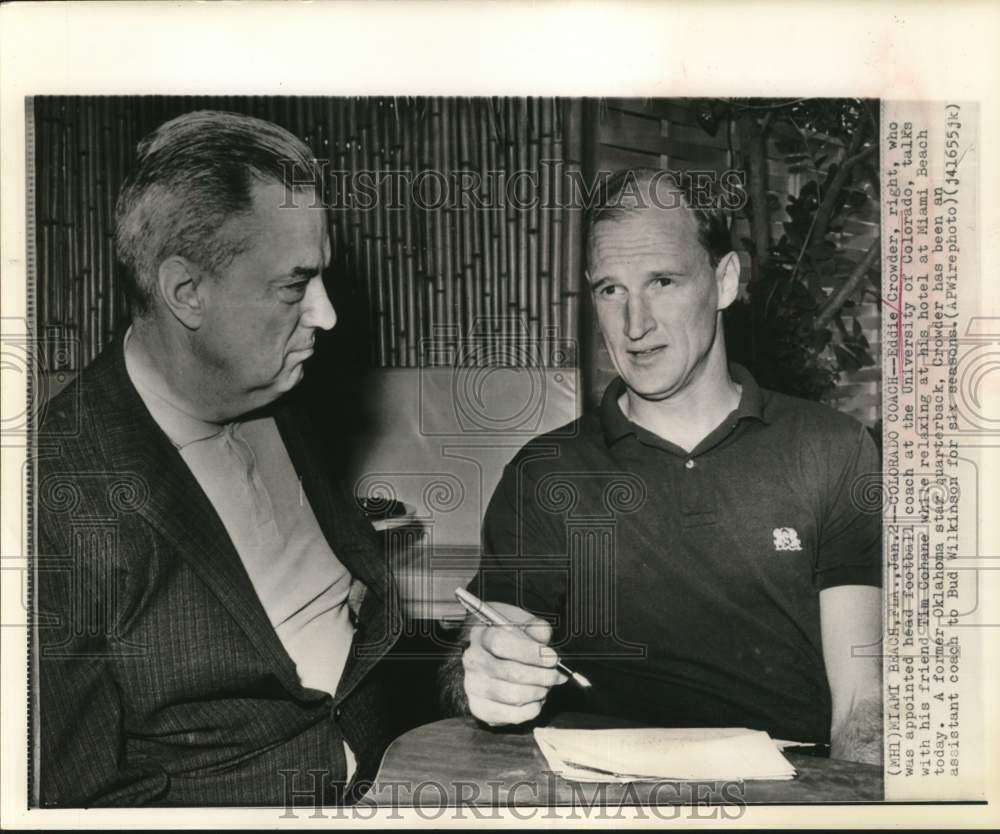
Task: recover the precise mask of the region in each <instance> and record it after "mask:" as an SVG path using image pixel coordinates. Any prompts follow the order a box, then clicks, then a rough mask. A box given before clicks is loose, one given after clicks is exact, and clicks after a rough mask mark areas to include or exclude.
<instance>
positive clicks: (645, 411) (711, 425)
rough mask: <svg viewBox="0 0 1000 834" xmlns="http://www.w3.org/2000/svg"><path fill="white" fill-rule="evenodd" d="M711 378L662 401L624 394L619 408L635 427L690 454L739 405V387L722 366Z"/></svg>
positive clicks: (740, 392) (740, 390) (629, 392)
mask: <svg viewBox="0 0 1000 834" xmlns="http://www.w3.org/2000/svg"><path fill="white" fill-rule="evenodd" d="M714 376H715V378H714V379H712V378H709V379H707V380H705V381H703V383H702V384H700V385H697V386H690V387H688V388H687V389H685V390H684V391H682V392H680V393H679V394H677V395H676V396H673V397H668V398H667V399H663V400H647V399H644V398H642V397H640V396H638V395H637V394H635V393H633V392H632V391H631V390H626V391H625V393H624V394H622V396H621V397H619V399H618V405H619V407H620V408H621V410H622V413H623V414H624V415H625V416H626V417H627V418H628V419H629V420H631V421H632V422H633V423H635V424H636V425H638V426H642V428H644V429H646V430H647V431H649V432H652V433H653V434H655V435H657V436H658V437H661V438H663V439H664V440H666V441H668V442H669V443H673V444H674V445H675V446H680V448H682V449H684V451H686V452H690V451H691V450H692V449H694V448H695V447H696V446H697V445H698V444H699V443H701V441H702V440H704V439H705V438H706V437H707V436H708V435H709V434H711V433H712V431H714V430H715V429H716V428H717V427H718V426H719V425H720V424H721V423H722V421H723V420H725V419H726V417H727V416H728V415H729V414H731V413H732V412H733V411H734V410H735V409H736V408H737V407H738V406H739V403H740V397H741V395H742V386H740V385H738V384H737V383H736V382H734V381H733V379H732V378H731V377H730V376H729V370H728V368H726V366H725V364H723V365H722V369H721V373H718V372H717V373H716V374H715V375H714Z"/></svg>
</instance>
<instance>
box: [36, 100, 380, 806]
mask: <svg viewBox="0 0 1000 834" xmlns="http://www.w3.org/2000/svg"><path fill="white" fill-rule="evenodd" d="M320 187H321V179H320V172H319V169H318V166H317V165H316V163H315V161H314V160H313V159H312V154H311V152H310V151H309V149H308V148H307V147H306V146H305V145H304V144H303V143H302V142H301V141H299V140H298V139H296V138H295V137H294V136H292V135H291V134H289V133H288V132H286V131H285V130H283V129H281V128H279V127H278V126H276V125H274V124H271V123H268V122H264V121H261V120H258V119H253V118H249V117H245V116H240V115H236V114H231V113H218V112H207V111H202V112H197V113H190V114H186V115H184V116H181V117H179V118H177V119H174V120H172V121H170V122H167V123H166V124H164V125H162V126H161V127H160V128H158V129H157V130H156V131H155V132H154V133H153V134H152V135H151V136H149V137H148V138H147V139H145V140H144V141H143V142H142V143H141V144H140V145H139V156H138V164H137V166H136V168H135V170H134V171H133V172H132V174H131V175H130V177H129V179H128V180H127V181H126V183H125V185H124V186H123V188H122V192H121V195H120V198H119V202H118V209H117V218H116V220H117V245H118V251H119V255H120V257H121V259H122V260H123V262H124V263H125V264H126V266H127V267H128V269H129V273H130V284H129V286H128V289H129V292H130V295H131V298H132V309H133V313H134V315H133V321H132V325H131V327H130V328H129V329H128V331H127V332H126V333H125V334H123V337H122V338H119V339H116V340H115V342H114V343H113V344H111V345H110V346H109V347H108V348H107V349H106V350H105V351H104V352H103V353H102V354H101V356H100V357H99V358H98V359H97V360H95V361H94V362H93V363H92V365H91V366H90V367H88V368H87V369H86V370H85V371H84V372H83V373H82V375H81V377H80V378H79V379H78V380H77V381H76V382H75V383H74V384H73V385H72V386H71V387H70V388H69V389H67V390H66V391H65V392H63V393H62V394H61V395H60V396H59V397H58V398H56V399H55V400H54V401H53V402H52V403H51V405H50V408H49V413H48V416H47V419H46V421H45V424H44V425H43V427H42V429H41V431H40V433H39V438H38V460H39V466H38V479H37V487H38V489H37V495H38V539H37V547H36V552H37V555H38V561H37V564H38V573H37V586H36V587H37V595H36V597H35V604H36V611H37V623H38V627H37V639H36V650H35V654H34V657H35V672H36V675H37V699H38V700H37V704H36V706H37V708H36V710H35V728H34V731H35V737H36V741H37V745H36V748H35V749H36V751H37V756H36V757H35V759H34V765H35V767H36V784H37V786H38V797H39V802H40V804H41V805H43V806H57V805H97V804H105V805H126V804H129V805H131V804H139V803H152V804H161V805H178V804H180V805H223V804H239V805H283V804H286V803H287V802H288V801H289V800H290V799H294V798H296V797H299V798H301V797H305V798H306V801H308V802H310V803H311V802H323V803H329V802H337V801H340V800H341V799H343V797H344V796H345V793H344V791H345V788H347V787H348V786H349V785H354V786H357V785H359V784H360V783H361V782H362V781H363V780H364V779H365V777H366V776H369V775H371V774H372V773H373V772H374V769H375V768H376V767H377V765H378V762H379V758H380V756H381V753H382V751H383V749H384V747H385V746H386V744H387V743H388V741H389V740H391V738H392V737H393V735H394V734H395V730H396V728H395V727H394V723H393V722H394V721H395V718H396V715H397V711H396V710H395V709H394V706H393V704H392V703H391V702H390V695H391V692H392V691H393V689H394V688H393V687H392V686H391V685H390V682H389V680H388V675H387V671H386V668H387V664H385V663H380V662H379V661H380V660H382V659H383V658H384V656H385V654H386V652H387V651H388V649H389V648H390V647H391V645H392V643H393V641H394V639H395V636H396V634H398V631H399V628H398V625H399V624H398V621H397V617H398V615H397V614H395V613H394V612H398V605H397V604H396V601H395V596H394V595H395V587H394V585H393V582H392V580H391V578H390V577H389V576H387V575H386V573H385V570H384V566H383V560H382V559H381V554H380V553H379V552H378V550H377V548H378V541H377V539H376V536H375V533H374V531H373V530H372V528H371V526H370V524H368V522H367V521H366V520H365V518H364V516H363V514H362V513H361V511H360V509H359V508H358V507H357V505H356V503H355V502H354V500H353V497H352V495H351V493H350V490H349V489H348V488H347V487H346V486H345V485H343V484H338V483H337V482H336V481H335V480H331V479H330V478H329V477H328V472H327V471H326V468H325V467H324V455H323V453H322V449H323V444H322V439H321V438H320V437H318V436H317V435H316V434H314V433H313V430H312V427H311V426H310V423H309V421H308V419H307V418H306V417H305V416H304V414H303V413H302V412H301V409H299V408H297V406H296V403H295V402H294V400H295V397H294V395H288V392H290V391H291V390H292V389H293V388H294V387H295V386H296V385H297V383H298V382H299V381H300V380H301V378H302V375H303V366H304V362H305V360H306V359H307V358H308V357H309V356H310V355H311V353H312V351H313V348H314V342H315V339H316V336H317V334H318V333H319V331H323V330H329V329H330V328H332V327H333V326H334V324H335V322H336V313H335V312H334V309H333V307H332V305H331V303H330V300H329V298H328V297H327V294H326V291H325V289H324V285H323V281H322V273H323V271H324V269H325V268H326V266H327V265H328V263H329V261H330V257H331V240H330V234H329V229H328V223H327V215H326V212H325V211H324V210H322V208H321V201H320ZM286 395H287V396H286ZM396 689H397V691H398V688H396Z"/></svg>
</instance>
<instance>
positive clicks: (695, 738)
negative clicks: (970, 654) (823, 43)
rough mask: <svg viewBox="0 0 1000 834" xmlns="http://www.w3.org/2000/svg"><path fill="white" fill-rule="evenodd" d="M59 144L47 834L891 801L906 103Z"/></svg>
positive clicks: (76, 114)
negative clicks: (892, 567)
mask: <svg viewBox="0 0 1000 834" xmlns="http://www.w3.org/2000/svg"><path fill="white" fill-rule="evenodd" d="M31 108H32V117H33V119H32V120H33V132H34V138H35V162H36V168H35V175H36V204H35V206H36V211H35V230H36V233H37V235H38V238H37V240H38V254H39V260H38V283H37V285H36V288H35V289H36V294H35V300H36V307H35V309H36V315H37V319H36V329H37V331H38V332H44V333H45V334H46V348H47V349H49V350H51V354H50V357H46V358H47V359H49V360H50V361H49V362H48V363H47V364H46V367H45V371H46V374H45V375H44V376H40V377H39V382H40V383H41V384H43V385H45V386H49V387H51V388H52V389H56V388H59V389H60V390H58V392H57V391H55V390H52V391H51V392H50V391H44V392H43V391H39V392H38V397H37V401H38V402H39V403H40V404H41V407H42V410H43V412H44V414H43V415H42V417H41V420H40V428H39V432H38V437H37V449H38V470H37V471H38V475H37V482H36V494H37V497H38V502H37V508H38V517H37V523H38V528H37V548H36V558H37V560H38V568H39V574H38V585H37V592H36V596H35V599H34V601H35V603H36V604H37V606H38V609H37V610H38V614H39V617H40V620H39V632H38V643H37V647H36V649H35V652H34V656H35V658H36V664H37V675H38V688H37V692H35V693H34V694H35V697H36V699H37V700H36V702H35V703H36V709H35V712H34V720H35V721H37V730H36V731H35V733H36V737H37V740H38V741H37V743H38V746H37V750H36V755H35V756H34V758H33V764H34V766H35V768H36V772H35V773H34V774H33V778H34V779H35V780H36V783H37V789H38V802H39V804H40V805H41V806H42V807H49V806H56V807H57V806H63V805H70V806H74V805H84V806H89V805H98V804H101V805H104V804H108V805H115V806H118V805H133V804H140V805H141V804H156V805H202V804H207V805H230V804H232V805H257V804H263V805H269V806H280V805H282V804H283V803H288V804H293V803H294V802H295V801H298V802H301V801H303V800H304V799H305V798H306V797H307V796H308V797H309V801H310V802H311V803H312V804H316V805H327V804H331V803H332V804H339V803H342V802H355V801H359V800H361V799H362V798H363V797H369V798H371V797H375V798H377V799H380V800H381V799H385V798H391V799H393V800H394V801H396V802H399V801H403V800H408V801H411V802H419V801H420V797H421V796H424V795H426V797H428V798H434V797H433V794H432V791H434V790H435V789H434V788H430V787H426V786H424V785H423V783H424V782H429V783H431V784H436V785H440V786H441V789H442V790H444V791H447V792H448V793H447V798H448V799H449V801H452V802H453V801H454V800H455V799H456V795H454V794H453V793H452V791H454V790H455V789H454V787H453V786H454V784H455V783H456V782H461V781H463V780H470V779H472V780H473V781H472V785H473V786H474V787H475V788H477V789H480V790H481V791H482V798H483V800H484V801H487V802H488V800H489V799H490V797H489V795H488V790H489V788H488V783H489V782H490V780H491V779H494V778H496V777H497V776H498V775H499V774H500V773H502V772H504V770H509V769H513V768H516V769H518V770H522V771H524V772H525V773H526V774H532V773H535V774H537V776H538V777H539V782H538V784H537V785H533V786H531V787H532V789H533V790H532V791H529V790H528V789H527V788H526V787H522V788H521V789H520V794H523V797H521V799H523V800H524V801H526V802H528V803H529V804H542V805H544V804H547V803H548V802H551V801H553V800H557V801H566V799H567V798H571V797H572V796H573V792H574V791H580V790H581V788H579V787H578V785H586V786H587V788H586V789H585V790H587V791H590V790H591V789H592V788H591V783H593V786H595V787H596V786H599V787H600V788H601V789H602V790H607V789H606V788H605V783H604V782H603V781H601V778H600V776H601V774H606V775H607V776H608V777H609V781H610V783H611V784H613V785H615V788H614V789H613V792H612V795H609V801H617V800H618V797H617V796H615V794H617V793H619V792H624V791H626V790H631V791H633V792H634V791H636V790H638V789H637V788H636V787H635V785H637V784H638V785H642V786H643V788H642V790H643V791H646V792H647V793H648V791H649V790H650V785H652V786H654V787H655V788H656V789H657V796H658V798H661V799H662V798H663V797H665V796H667V791H668V790H670V791H671V792H672V794H673V795H674V796H675V797H676V799H677V800H678V801H683V800H684V799H685V798H687V797H690V796H693V794H692V793H690V792H686V791H684V790H681V789H680V787H679V786H676V785H673V784H671V785H669V787H664V786H663V785H661V784H658V783H662V782H664V781H665V780H667V779H669V778H670V777H671V776H674V777H678V778H680V779H682V780H695V781H696V782H697V783H698V784H699V786H700V787H701V789H702V790H705V789H710V790H712V791H714V792H715V793H716V794H717V796H716V799H717V800H718V801H725V800H726V798H727V794H725V793H723V790H724V789H727V790H728V793H729V794H733V795H735V793H737V792H739V793H740V794H743V792H744V791H745V792H746V798H747V799H749V800H753V799H754V798H756V797H759V798H760V799H763V800H774V799H790V800H798V801H810V800H812V801H824V800H825V801H831V800H845V799H846V800H853V799H862V800H868V799H880V798H881V796H882V791H881V772H880V765H881V734H882V718H881V675H880V664H881V657H880V654H879V652H878V640H879V637H880V610H881V591H880V586H881V579H882V571H881V552H882V551H881V518H880V513H879V507H878V506H874V507H872V506H868V505H865V504H864V503H863V502H861V501H860V500H859V495H863V493H864V491H865V489H866V488H867V485H868V484H869V483H870V482H873V481H876V480H877V479H878V477H879V468H880V462H879V456H878V451H877V445H878V440H879V436H880V435H879V412H880V392H879V378H880V377H879V366H878V361H877V359H876V357H878V356H879V351H878V339H879V335H878V334H879V325H878V315H879V309H880V306H881V296H880V293H879V258H878V255H879V252H880V249H879V243H880V236H879V223H878V220H879V193H880V192H879V177H878V137H879V122H878V120H879V106H878V102H874V101H867V100H859V99H800V100H795V99H792V100H784V99H778V100H765V99H746V100H742V99H593V100H592V99H542V98H491V99H469V98H426V99H422V98H412V99H408V98H381V97H380V98H351V99H344V98H340V99H316V98H305V99H304V98H292V97H287V98H273V97H261V98H256V97H254V98H235V97H234V98H219V99H211V98H199V99H193V100H192V99H187V98H182V97H176V98H160V97H136V98H126V99H121V98H115V97H83V98H71V97H41V98H37V99H34V100H33V101H32V102H31ZM50 565H51V566H50ZM456 588H457V589H459V590H460V591H461V593H460V594H459V595H458V596H457V597H456ZM466 610H467V611H468V615H467V616H466V617H463V614H464V613H465V611H466ZM463 620H464V622H463ZM49 622H50V623H51V625H48V624H47V623H49ZM196 647H197V650H196ZM858 647H869V649H870V651H869V653H868V654H867V655H866V654H863V653H859V652H858V651H857V649H858ZM504 728H507V729H509V730H510V731H511V732H512V733H513V734H515V735H514V737H515V738H517V739H518V740H519V741H520V742H521V743H520V744H518V745H516V746H512V745H511V740H510V739H511V736H510V735H507V734H505V733H504ZM632 728H639V729H638V731H636V730H635V729H632ZM595 733H596V734H597V735H593V734H595ZM657 734H660V736H659V737H658V736H657ZM397 739H398V743H397V744H396V745H395V747H394V749H393V752H392V753H390V754H389V756H387V757H386V758H384V759H383V758H382V757H383V755H384V754H385V752H386V748H387V747H388V745H389V744H390V742H392V741H394V740H397ZM633 746H634V749H632V748H633ZM581 747H582V751H585V752H581V750H580V748H581ZM412 749H416V750H417V751H419V752H417V753H413V754H410V755H409V756H408V755H407V754H406V751H407V750H412ZM380 763H381V776H383V777H385V782H386V784H385V785H380V783H379V780H380V773H379V765H380ZM563 767H568V768H569V770H570V772H571V777H570V778H565V776H561V775H560V774H561V773H562V769H563ZM545 771H551V772H553V773H554V774H555V777H554V778H552V779H546V778H544V777H543V773H544V772H545ZM572 774H575V775H576V776H577V777H579V779H582V780H583V781H579V780H577V781H576V782H574V777H573V776H572ZM581 774H582V775H581ZM435 780H436V781H435ZM651 780H652V782H651ZM727 780H729V781H734V780H738V781H739V782H740V783H741V784H739V785H737V784H735V783H734V784H729V783H728V782H727ZM742 780H747V781H746V782H745V783H743V782H742ZM373 782H374V788H372V785H373ZM397 783H401V784H397ZM406 783H408V784H406ZM701 783H704V784H701ZM390 784H391V785H393V786H394V787H395V794H396V795H395V796H390V793H389V792H387V789H388V787H389V785H390ZM625 786H629V787H628V788H626V787H625ZM400 792H405V793H406V794H412V796H409V797H407V796H400ZM529 793H532V794H534V795H532V796H530V797H529V796H528V794H529ZM729 798H730V799H731V798H732V797H731V796H730V797H729ZM515 799H517V797H516V796H515ZM497 801H499V798H498V799H497Z"/></svg>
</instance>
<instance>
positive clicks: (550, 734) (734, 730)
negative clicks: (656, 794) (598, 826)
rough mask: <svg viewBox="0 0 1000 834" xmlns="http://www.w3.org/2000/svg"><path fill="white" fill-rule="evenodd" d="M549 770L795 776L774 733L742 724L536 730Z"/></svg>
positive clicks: (632, 776)
mask: <svg viewBox="0 0 1000 834" xmlns="http://www.w3.org/2000/svg"><path fill="white" fill-rule="evenodd" d="M534 735H535V741H536V742H537V743H538V747H539V749H540V750H541V751H542V755H544V756H545V760H546V762H547V763H548V765H549V769H550V770H552V771H555V772H557V773H559V774H560V775H561V776H562V777H563V778H564V779H569V780H571V781H574V782H634V781H640V780H649V779H670V780H694V779H697V780H718V781H722V780H740V779H743V780H746V779H782V780H787V779H792V778H794V777H795V768H793V767H792V766H791V764H789V762H788V760H787V759H786V758H785V757H784V756H783V755H782V754H781V752H780V750H779V748H778V746H777V745H776V744H775V742H774V741H773V740H772V739H771V737H770V736H769V735H768V734H767V733H765V732H762V731H759V730H748V729H744V728H739V727H697V728H650V729H625V730H569V729H560V728H555V727H539V728H537V729H535V731H534Z"/></svg>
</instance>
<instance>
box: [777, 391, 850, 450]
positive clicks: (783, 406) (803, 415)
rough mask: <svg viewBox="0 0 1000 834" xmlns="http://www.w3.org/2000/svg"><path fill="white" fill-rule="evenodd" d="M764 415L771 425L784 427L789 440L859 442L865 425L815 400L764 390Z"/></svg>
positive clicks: (782, 428)
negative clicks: (796, 438) (859, 436)
mask: <svg viewBox="0 0 1000 834" xmlns="http://www.w3.org/2000/svg"><path fill="white" fill-rule="evenodd" d="M761 393H762V394H763V416H764V418H765V420H766V421H767V422H768V424H769V425H772V426H775V427H778V428H780V429H781V430H782V431H781V433H782V434H785V433H786V432H793V433H794V434H791V435H786V439H791V438H793V437H798V438H801V439H805V440H811V439H819V440H825V441H830V440H834V441H850V440H853V441H856V440H857V437H858V435H859V434H860V433H861V431H862V429H863V428H864V423H862V422H861V421H860V420H858V419H857V418H856V417H853V416H851V415H850V414H845V413H844V412H843V411H838V410H837V409H836V408H834V407H832V406H830V405H826V404H825V403H821V402H816V401H814V400H805V399H802V398H801V397H793V396H791V395H789V394H782V393H780V392H778V391H771V390H768V389H761Z"/></svg>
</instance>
